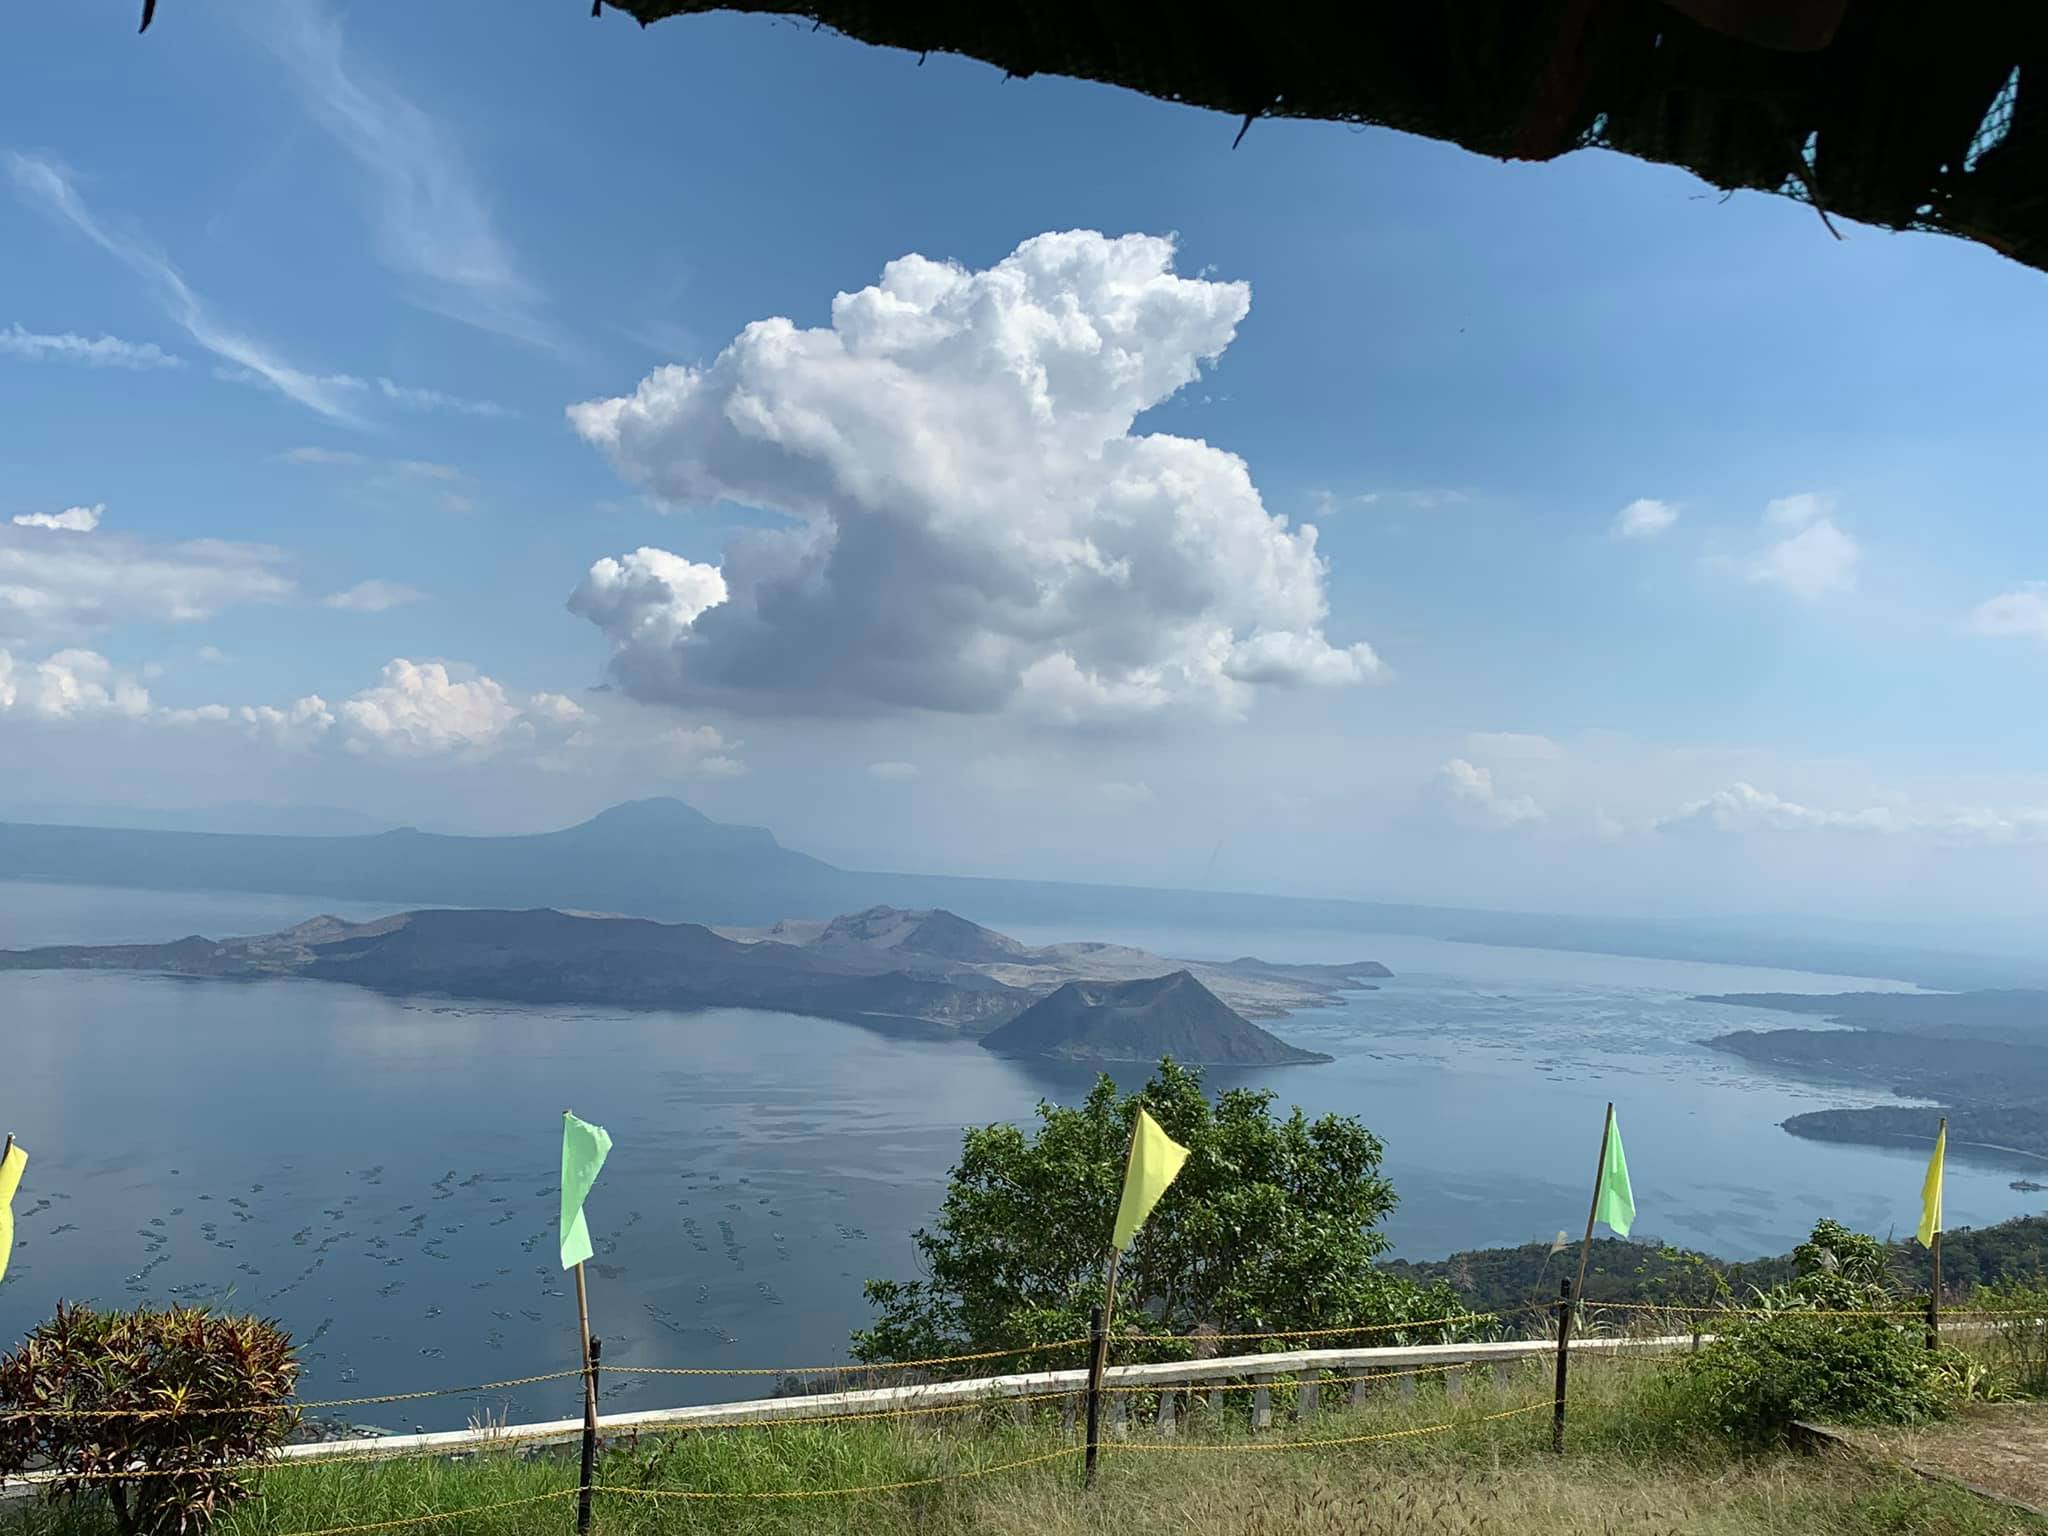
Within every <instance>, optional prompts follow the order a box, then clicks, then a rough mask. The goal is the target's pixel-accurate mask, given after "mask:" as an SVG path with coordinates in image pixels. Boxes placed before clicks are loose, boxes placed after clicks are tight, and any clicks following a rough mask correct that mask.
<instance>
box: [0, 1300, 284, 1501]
mask: <svg viewBox="0 0 2048 1536" xmlns="http://www.w3.org/2000/svg"><path fill="white" fill-rule="evenodd" d="M298 1375H299V1364H298V1360H297V1358H296V1357H295V1355H294V1353H293V1349H292V1341H291V1336H290V1335H289V1334H287V1333H285V1332H284V1331H283V1330H282V1329H280V1328H279V1327H277V1325H276V1324H274V1323H272V1322H269V1321H267V1320H266V1319H263V1318H257V1317H223V1316H218V1315H216V1314H214V1313H212V1312H210V1311H208V1310H207V1309H206V1308H204V1307H171V1308H167V1309H158V1308H153V1307H138V1308H137V1309H136V1310H135V1311H133V1312H97V1311H94V1310H92V1309H91V1308H89V1307H74V1306H64V1305H62V1304H60V1305H59V1306H58V1308H57V1315H56V1317H54V1318H53V1319H51V1320H50V1321H49V1322H47V1323H44V1324H42V1325H41V1326H39V1327H38V1328H36V1329H35V1330H34V1331H33V1332H32V1333H30V1334H29V1336H28V1337H27V1338H26V1339H25V1340H23V1342H22V1345H21V1347H20V1348H19V1349H17V1350H16V1351H15V1352H14V1353H13V1354H11V1355H8V1356H7V1357H6V1358H5V1359H0V1473H16V1472H26V1471H48V1472H54V1473H56V1474H57V1476H56V1477H55V1478H54V1479H53V1480H52V1481H51V1482H50V1484H49V1496H50V1497H51V1498H55V1499H63V1498H74V1497H76V1496H78V1495H79V1494H104V1495H105V1496H106V1498H107V1502H108V1504H109V1505H110V1506H111V1507H112V1509H113V1511H114V1517H115V1519H116V1521H118V1523H119V1525H120V1528H121V1531H122V1532H123V1536H175V1533H188V1536H189V1533H192V1532H196V1531H200V1530H203V1529H205V1527H206V1526H207V1525H208V1523H209V1522H211V1521H212V1520H213V1519H214V1517H215V1516H217V1515H219V1514H220V1513H221V1512H222V1511H224V1510H226V1509H228V1508H229V1507H230V1506H232V1505H234V1504H237V1503H239V1502H240V1501H241V1500H243V1499H245V1498H247V1497H248V1496H249V1480H248V1479H249V1473H248V1471H247V1466H248V1464H249V1463H251V1462H258V1461H262V1460H263V1459H265V1458H266V1457H267V1456H268V1455H269V1454H270V1453H271V1452H272V1451H274V1450H275V1449H276V1448H277V1447H278V1446H279V1445H281V1444H283V1443H284V1440H285V1438H286V1436H288V1435H289V1434H290V1433H291V1431H292V1430H293V1429H294V1428H296V1427H297V1425H298V1421H299V1414H298V1410H297V1409H296V1408H293V1407H292V1406H290V1399H291V1394H292V1388H293V1386H294V1384H295V1383H296V1382H297V1380H298Z"/></svg>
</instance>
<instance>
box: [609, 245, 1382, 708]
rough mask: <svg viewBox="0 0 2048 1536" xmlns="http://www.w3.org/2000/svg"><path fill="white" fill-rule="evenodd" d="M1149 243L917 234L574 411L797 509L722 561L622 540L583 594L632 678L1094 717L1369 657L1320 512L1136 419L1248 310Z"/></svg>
mask: <svg viewBox="0 0 2048 1536" xmlns="http://www.w3.org/2000/svg"><path fill="white" fill-rule="evenodd" d="M1173 255H1174V250H1173V245H1172V242H1171V241H1169V240H1164V239H1158V238H1153V237H1149V236H1135V235H1134V236H1126V237H1124V238H1121V239H1107V238H1105V237H1104V236H1102V235H1100V234H1095V233H1092V232H1086V231H1078V232H1072V233H1066V234H1048V235H1041V236H1039V237H1037V238H1036V239H1033V240H1029V241H1026V242H1025V243H1024V244H1023V245H1021V246H1019V247H1018V248H1017V250H1016V251H1015V252H1013V253H1012V254H1011V255H1010V256H1008V257H1006V258H1005V259H1004V260H1002V261H1000V262H998V263H997V264H996V265H995V266H993V267H991V268H989V269H987V270H985V271H975V272H970V271H967V270H964V269H962V268H960V267H957V266H953V265H949V264H946V263H942V262H936V261H930V260H927V259H926V258H924V257H922V256H915V255H913V256H906V257H903V258H902V259H901V260H898V261H894V262H891V263H890V264H889V265H888V266H887V267H886V268H885V269H884V271H883V274H882V278H881V281H880V282H879V283H878V284H876V285H875V286H873V287H870V288H866V289H863V290H861V291H860V292H858V293H842V294H840V295H839V296H838V297H837V298H836V299H835V300H834V302H833V306H832V324H831V326H830V327H829V328H820V329H812V330H804V329H799V328H798V327H797V326H795V325H794V324H792V323H791V322H790V321H788V320H784V319H772V320H762V321H758V322H756V323H754V324H752V325H750V326H748V327H747V328H746V329H745V330H744V331H742V332H741V333H740V335H739V336H738V337H737V338H736V339H735V340H734V341H733V342H732V344H731V345H730V346H728V347H727V348H726V349H725V350H724V351H723V352H722V353H720V354H719V356H718V357H717V359H716V360H715V361H713V362H712V363H711V364H709V365H708V366H706V367H702V368H690V367H667V368H662V369H659V370H657V371H656V372H654V373H652V374H650V375H649V376H648V377H647V378H646V379H644V380H642V381H641V384H640V386H639V388H638V389H637V390H636V391H635V392H634V393H633V394H632V395H629V396H625V397H621V398H617V399H604V400H592V401H589V402H586V403H584V404H581V405H575V406H571V407H570V408H569V419H570V421H571V423H572V425H573V426H574V428H575V430H576V431H577V432H578V433H580V434H581V435H582V436H583V437H584V438H585V439H586V440H588V441H589V442H591V443H592V444H594V445H595V446H597V447H598V448H600V449H601V450H602V451H603V452H604V453H606V454H607V455H608V456H609V458H610V459H611V461H612V463H613V464H614V465H615V466H616V467H617V469H618V470H619V472H620V473H621V474H622V475H623V476H624V477H625V478H626V479H628V480H630V481H632V482H633V483H635V484H637V485H640V486H642V487H644V488H646V489H647V490H649V491H651V492H653V493H655V494H656V495H658V496H660V497H662V498H664V499H666V500H668V501H670V502H673V503H694V504H708V503H713V502H718V501H729V502H736V503H739V504H742V505H745V506H749V507H753V508H757V509H761V510H765V511H768V512H772V513H778V514H781V515H783V516H784V517H787V518H788V519H790V525H789V526H787V527H783V528H774V529H767V530H757V531H751V532H747V533H744V534H741V535H740V536H738V537H736V538H735V539H734V540H733V541H732V543H731V544H730V545H729V546H728V548H727V549H726V551H725V554H724V557H723V559H722V561H721V563H720V564H719V565H717V566H715V567H714V566H709V565H704V564H699V563H696V562H692V561H688V560H685V559H683V558H682V557H680V556H677V555H674V554H671V553H669V552H667V551H664V550H659V549H641V550H638V551H636V552H634V553H632V554H629V555H624V556H621V557H619V558H618V559H615V560H603V561H600V562H598V564H597V565H596V566H594V567H593V568H592V569H591V572H590V574H589V576H588V577H587V578H586V579H585V581H584V582H583V584H582V585H581V586H580V587H578V588H577V590H576V592H575V594H574V596H573V597H572V598H571V600H570V606H571V607H572V608H573V609H574V610H575V611H576V612H578V613H580V614H582V615H584V616H585V617H587V618H589V619H591V620H592V622H594V623H595V624H597V625H598V627H599V628H600V629H602V630H603V631H604V633H605V635H606V636H607V638H608V639H609V640H610V641H611V644H612V660H611V670H612V674H613V676H614V677H615V678H616V680H617V681H618V682H619V683H620V684H621V685H622V686H623V687H624V688H625V689H626V690H627V691H629V692H630V693H632V694H634V695H636V696H638V697H641V698H644V699H657V700H668V701H685V700H707V699H708V700H717V701H721V702H725V703H729V704H734V705H738V706H742V707H756V708H771V709H794V710H819V711H843V710H853V711H872V710H878V709H885V708H889V707H893V706H914V707H923V708H928V709H935V710H946V711H958V712H985V711H992V710H998V709H1002V708H1005V707H1010V706H1018V707H1021V708H1025V709H1028V710H1032V711H1034V712H1036V713H1039V714H1041V715H1044V716H1047V717H1050V718H1054V719H1061V720H1068V721H1074V722H1081V721H1089V720H1099V719H1105V718H1108V719H1120V718H1129V717H1133V716H1143V715H1149V714H1154V713H1158V712H1160V711H1164V710H1167V709H1170V708H1174V707H1179V706H1190V705H1191V706H1195V707H1199V708H1205V709H1209V710H1213V711H1216V712H1219V713H1224V714H1235V713H1237V712H1240V711H1241V710H1242V709H1243V708H1244V707H1245V706H1246V705H1247V704H1248V702H1249V701H1250V699H1251V697H1252V694H1253V692H1254V690H1256V689H1257V688H1260V687H1266V686H1274V685H1283V684H1310V685H1322V686H1334V685H1343V684H1350V683H1357V682H1360V681H1363V680H1366V679H1369V678H1372V677H1374V676H1376V675H1378V674H1379V673H1380V672H1381V670H1382V669H1381V665H1380V662H1379V660H1378V658H1377V657H1376V656H1375V655H1374V654H1373V652H1372V650H1371V649H1370V647H1368V646H1366V645H1363V644H1354V645H1349V646H1342V647H1340V646H1335V645H1332V644H1331V643H1330V641H1329V640H1328V639H1327V637H1326V635H1325V632H1324V624H1325V619H1326V616H1327V610H1328V603H1327V598H1326V596H1325V591H1324V582H1323V576H1324V571H1323V562H1322V560H1321V559H1320V557H1319V556H1318V555H1317V553H1316V533H1315V529H1314V528H1313V527H1312V526H1307V527H1302V528H1299V529H1292V528H1290V527H1289V526H1288V524H1287V521H1286V519H1284V518H1281V517H1276V516H1273V515H1271V514H1269V513H1268V512H1267V511H1266V509H1265V507H1264V505H1263V504H1262V502H1261V501H1260V498H1259V493H1258V490H1257V489H1256V487H1254V486H1253V484H1252V480H1251V475H1250V473H1249V471H1248V470H1247V468H1246V466H1245V463H1244V461H1243V460H1241V459H1239V458H1238V457H1236V456H1235V455H1233V454H1230V453H1226V452H1224V451H1222V450H1221V449H1218V448H1214V447H1212V446H1210V445H1209V444H1207V443H1203V442H1198V441H1194V440H1192V439H1189V438H1183V437H1174V436H1169V435H1164V434H1145V435H1140V434H1135V433H1133V431H1132V430H1131V429H1132V424H1133V422H1134V420H1135V419H1136V417H1137V415H1138V414H1139V413H1140V412H1141V411H1144V410H1145V409H1147V408H1148V407H1151V406H1154V405H1157V404H1159V403H1160V402H1161V401H1163V400H1165V399H1167V398H1168V397H1170V396H1171V395H1172V394H1173V393H1174V392H1175V391H1176V390H1178V389H1180V388H1181V387H1182V386H1183V385H1185V384H1187V383H1189V382H1190V381H1192V380H1194V379H1195V378H1196V377H1198V375H1199V373H1200V371H1201V367H1202V364H1203V362H1204V361H1205V360H1208V359H1213V358H1214V357H1216V356H1217V355H1218V354H1219V353H1221V352H1222V350H1223V349H1224V348H1225V347H1226V346H1228V345H1229V343H1230V341H1231V338H1232V336H1233V335H1234V334H1235V332H1236V328H1237V325H1238V323H1239V322H1240V321H1241V320H1243V318H1244V317H1245V314H1246V312H1247V310H1248V308H1249V305H1250V291H1249V289H1248V288H1247V287H1246V285H1244V284H1242V283H1225V282H1212V281H1207V280H1203V279H1193V278H1186V277H1181V276H1179V275H1177V274H1176V273H1175V272H1174V270H1173Z"/></svg>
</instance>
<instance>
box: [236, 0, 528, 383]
mask: <svg viewBox="0 0 2048 1536" xmlns="http://www.w3.org/2000/svg"><path fill="white" fill-rule="evenodd" d="M266 35H267V38H268V41H269V42H270V45H271V46H272V48H273V49H275V51H276V53H277V55H278V57H279V58H280V59H281V60H282V61H283V62H284V64H285V65H286V66H287V68H289V69H290V71H291V74H292V78H293V80H294V81H295V82H296V84H297V85H298V88H299V92H300V95H301V98H302V99H303V101H304V104H305V106H306V109H307V111H308V112H309V113H310V114H311V116H312V118H313V119H314V121H315V122H317V123H319V124H320V126H321V127H322V128H324V129H325V130H326V131H327V133H328V134H329V135H330V136H331V137H332V138H333V139H334V141H335V143H337V144H338V145H340V146H341V148H342V149H344V150H345V151H347V152H348V154H349V155H350V156H351V157H352V158H353V159H354V160H355V162H356V164H357V165H358V166H359V167H360V168H361V169H362V171H363V173H364V176H365V177H366V178H367V180H368V183H369V189H370V206H369V217H370V221H371V225H372V229H373V232H374V235H375V239H376V247H377V254H378V256H379V258H380V259H381V260H382V261H383V262H384V264H385V265H386V266H387V267H389V268H390V269H391V270H392V271H394V272H396V273H398V274H399V275H400V276H402V277H404V278H407V279H409V280H410V283H411V288H412V291H411V293H410V294H409V297H410V298H412V300H413V301H414V302H415V303H418V304H420V305H421V306H422V307H424V308H427V309H431V310H434V311H436V312H437V313H440V314H444V315H446V316H448V317H449V318H450V319H453V320H460V321H462V322H464V323H465V324H468V325H473V326H476V327H478V328H480V329H482V330H486V331H492V332H495V333H497V334H499V335H501V336H510V337H513V338H516V339H517V340H520V341H525V342H531V343H533V344H535V345H538V346H544V347H549V348H555V347H557V346H558V345H559V342H558V341H557V338H556V337H555V335H554V332H553V328H552V327H551V326H549V325H548V324H547V322H545V321H544V320H542V319H541V318H540V314H539V311H540V308H541V304H542V298H541V295H540V293H539V291H538V290H537V289H536V288H535V287H534V286H533V284H532V283H531V282H529V281H528V280H527V278H526V277H525V275H524V274H523V273H522V272H521V271H520V268H519V263H518V261H517V259H516V258H515V257H514V255H513V253H512V251H511V249H510V248H509V247H508V246H507V245H506V244H505V242H504V240H503V239H502V238H501V237H500V236H499V234H498V231H497V228H496V226H495V224H494V223H493V221H492V218H491V213H490V209H489V207H488V206H487V204H486V202H485V200H484V197H483V195H482V193H481V192H480V191H479V189H478V187H477V184H476V181H475V179H474V177H473V176H472V175H471V173H470V169H469V166H468V164H467V162H466V161H465V159H464V157H463V155H462V152H461V150H460V148H459V147H458V146H457V145H456V143H455V142H454V140H453V139H452V138H451V137H450V136H449V134H448V132H447V130H446V129H445V128H444V127H443V126H442V124H441V123H440V122H439V121H438V120H436V119H435V118H434V116H433V115H432V114H431V113H429V112H427V111H426V110H425V109H424V108H422V107H421V106H419V104H418V103H416V102H414V101H413V100H412V99H411V98H410V97H408V96H406V95H405V94H404V93H403V92H401V91H400V90H399V89H398V88H397V87H396V86H395V85H393V84H392V83H391V82H390V81H388V80H383V79H379V78H377V76H376V75H375V74H374V73H373V72H372V71H371V70H370V69H368V68H366V67H365V65H364V63H363V61H362V60H361V58H360V57H352V56H350V55H349V54H348V52H347V51H346V50H345V49H344V46H343V39H342V33H341V25H340V23H339V22H338V21H337V20H335V18H334V17H332V16H330V15H328V14H327V13H326V12H325V11H323V10H322V9H321V8H320V7H319V6H318V5H317V4H315V3H313V0H293V3H289V4H282V5H278V6H276V7H274V8H273V10H272V11H271V13H270V24H269V25H268V27H267V28H266Z"/></svg>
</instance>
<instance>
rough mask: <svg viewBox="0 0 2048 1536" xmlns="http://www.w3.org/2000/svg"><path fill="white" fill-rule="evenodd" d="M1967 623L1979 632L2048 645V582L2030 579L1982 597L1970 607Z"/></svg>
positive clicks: (2001, 637)
mask: <svg viewBox="0 0 2048 1536" xmlns="http://www.w3.org/2000/svg"><path fill="white" fill-rule="evenodd" d="M1970 627H1971V628H1972V629H1974V630H1975V631H1976V632H1977V633H1978V634H1980V635H1993V636H1997V637H1998V638H2000V639H2021V640H2034V641H2038V642H2040V643H2041V644H2044V645H2048V586H2044V585H2043V584H2042V583H2040V582H2029V583H2028V584H2027V585H2026V586H2024V587H2021V588H2019V589H2018V590H2017V591H2013V592H2001V593H2000V594H1999V595H1998V596H1996V597H1987V598H1985V599H1984V601H1983V602H1981V603H1979V604H1978V605H1977V606H1976V608H1975V609H1974V610H1972V612H1971V614H1970Z"/></svg>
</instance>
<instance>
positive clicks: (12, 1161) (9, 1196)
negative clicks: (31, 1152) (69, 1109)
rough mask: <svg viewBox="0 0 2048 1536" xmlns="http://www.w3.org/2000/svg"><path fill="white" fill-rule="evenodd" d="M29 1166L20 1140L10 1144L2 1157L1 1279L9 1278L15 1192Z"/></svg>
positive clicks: (0, 1168)
mask: <svg viewBox="0 0 2048 1536" xmlns="http://www.w3.org/2000/svg"><path fill="white" fill-rule="evenodd" d="M27 1166H28V1154H27V1153H26V1152H24V1151H22V1150H21V1144H20V1143H19V1142H12V1143H10V1144H9V1145H8V1148H7V1155H6V1156H5V1157H0V1280H5V1279H6V1278H7V1260H8V1257H9V1256H10V1255H11V1254H12V1253H13V1252H14V1192H15V1191H16V1190H17V1189H19V1188H21V1171H22V1169H24V1168H26V1167H27Z"/></svg>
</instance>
